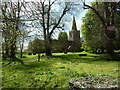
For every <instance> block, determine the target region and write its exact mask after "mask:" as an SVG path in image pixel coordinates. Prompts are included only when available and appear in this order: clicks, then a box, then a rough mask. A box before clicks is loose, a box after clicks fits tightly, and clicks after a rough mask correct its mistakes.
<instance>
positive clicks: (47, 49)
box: [45, 37, 52, 56]
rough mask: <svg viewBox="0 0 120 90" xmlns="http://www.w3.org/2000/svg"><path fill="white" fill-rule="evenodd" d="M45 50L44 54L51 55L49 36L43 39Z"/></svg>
mask: <svg viewBox="0 0 120 90" xmlns="http://www.w3.org/2000/svg"><path fill="white" fill-rule="evenodd" d="M45 51H46V56H52V52H51V51H52V47H51V39H50V37H47V39H46V40H45Z"/></svg>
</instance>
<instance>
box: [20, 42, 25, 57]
mask: <svg viewBox="0 0 120 90" xmlns="http://www.w3.org/2000/svg"><path fill="white" fill-rule="evenodd" d="M23 46H24V40H23V42H22V44H21V43H20V58H22V57H23Z"/></svg>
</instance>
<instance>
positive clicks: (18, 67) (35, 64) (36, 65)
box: [14, 61, 50, 71]
mask: <svg viewBox="0 0 120 90" xmlns="http://www.w3.org/2000/svg"><path fill="white" fill-rule="evenodd" d="M49 66H50V64H49V63H45V62H44V61H41V62H38V61H35V62H28V63H24V64H19V65H15V66H14V68H15V69H16V70H22V71H24V70H30V69H35V68H40V69H41V68H46V67H49Z"/></svg>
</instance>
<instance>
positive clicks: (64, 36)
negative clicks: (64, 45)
mask: <svg viewBox="0 0 120 90" xmlns="http://www.w3.org/2000/svg"><path fill="white" fill-rule="evenodd" d="M58 40H61V41H62V40H63V41H67V40H68V35H67V33H66V32H60V33H59V34H58Z"/></svg>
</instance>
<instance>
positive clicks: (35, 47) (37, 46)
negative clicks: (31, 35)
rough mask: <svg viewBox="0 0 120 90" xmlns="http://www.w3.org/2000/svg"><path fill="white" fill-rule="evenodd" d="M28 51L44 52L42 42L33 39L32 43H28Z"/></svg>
mask: <svg viewBox="0 0 120 90" xmlns="http://www.w3.org/2000/svg"><path fill="white" fill-rule="evenodd" d="M28 51H29V52H31V53H41V52H45V47H44V41H43V40H40V39H35V40H33V41H32V42H29V45H28Z"/></svg>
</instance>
